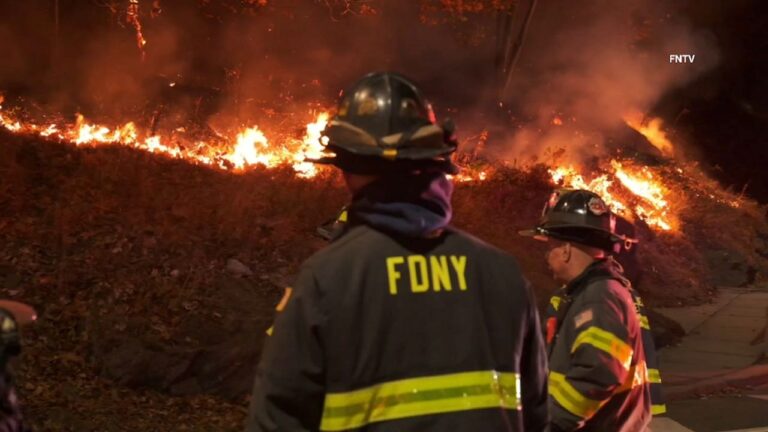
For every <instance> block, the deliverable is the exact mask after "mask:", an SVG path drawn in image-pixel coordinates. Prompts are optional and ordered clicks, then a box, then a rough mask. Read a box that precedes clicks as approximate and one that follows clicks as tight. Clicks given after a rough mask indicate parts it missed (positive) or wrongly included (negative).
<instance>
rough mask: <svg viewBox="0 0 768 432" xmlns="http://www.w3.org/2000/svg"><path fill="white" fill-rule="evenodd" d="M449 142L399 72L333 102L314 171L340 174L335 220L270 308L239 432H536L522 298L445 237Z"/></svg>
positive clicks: (522, 283) (473, 251)
mask: <svg viewBox="0 0 768 432" xmlns="http://www.w3.org/2000/svg"><path fill="white" fill-rule="evenodd" d="M452 129H453V128H452V127H451V126H449V125H446V124H443V125H438V124H437V123H436V121H435V118H434V114H433V112H432V110H431V107H430V105H429V104H428V103H427V102H426V101H425V99H424V98H423V96H422V95H421V92H420V91H419V89H418V88H417V87H416V86H414V85H413V84H412V83H411V82H410V81H408V80H407V79H405V78H404V77H402V76H399V75H396V74H391V73H376V74H370V75H367V76H365V77H364V78H363V79H362V80H360V81H359V82H358V83H357V84H356V85H355V86H354V87H352V88H351V89H350V90H349V91H346V92H344V93H343V95H342V97H341V101H340V103H339V107H338V113H337V115H336V116H335V117H334V118H333V119H332V121H331V122H330V123H329V125H328V127H327V128H326V130H325V136H327V137H328V145H327V147H328V150H329V151H332V152H333V155H328V156H327V157H324V158H322V159H319V160H316V161H315V162H319V163H331V164H333V165H335V166H336V167H338V168H340V169H341V170H342V171H343V173H344V178H345V180H346V183H347V185H348V187H349V189H350V190H351V192H352V193H353V198H352V200H351V204H350V205H349V207H348V209H347V222H346V223H345V224H344V229H343V230H341V231H340V232H339V233H338V234H337V235H336V236H335V239H334V240H333V242H332V243H331V244H330V245H329V246H327V247H326V248H325V249H323V250H322V251H320V252H318V253H317V254H316V255H314V256H313V257H311V258H310V259H309V260H308V261H307V262H305V263H304V265H303V266H302V268H301V270H300V273H299V276H298V279H297V281H296V284H295V286H294V287H293V290H292V291H290V293H292V294H287V296H289V297H291V298H288V299H287V301H283V302H281V305H280V307H279V308H280V309H282V311H281V312H280V314H279V315H278V317H277V319H276V321H275V325H274V328H273V332H272V336H270V337H269V338H268V340H267V342H266V345H265V350H264V353H263V356H262V360H261V362H260V364H259V367H258V369H257V374H256V383H255V386H254V391H253V396H252V399H251V408H250V413H249V417H248V421H247V422H248V423H247V430H248V431H315V430H323V431H342V430H344V431H346V430H356V431H361V430H365V431H377V432H384V431H400V432H402V431H406V432H407V431H473V432H474V431H542V430H546V428H547V423H548V416H547V392H546V360H545V357H546V353H545V347H544V342H543V337H542V334H541V332H540V324H539V321H538V314H537V311H536V309H535V306H534V299H533V298H532V292H531V288H530V286H529V284H528V282H527V281H526V280H525V279H524V278H523V276H522V275H521V273H520V269H519V267H518V265H517V263H516V261H515V260H514V259H513V258H512V257H510V256H508V255H506V254H505V253H503V252H501V251H499V250H497V249H494V248H492V247H490V246H488V245H486V244H485V243H483V242H481V241H479V240H477V239H475V238H473V237H471V236H469V235H467V234H464V233H462V232H460V231H458V230H456V229H454V228H452V227H451V226H449V222H450V219H451V192H452V185H451V183H450V180H449V179H448V178H447V176H446V174H448V173H455V172H456V167H455V166H454V165H453V164H452V163H451V161H450V154H451V153H452V152H453V151H454V150H455V149H456V141H455V139H454V138H453V134H452V132H453V130H452ZM284 300H285V298H284Z"/></svg>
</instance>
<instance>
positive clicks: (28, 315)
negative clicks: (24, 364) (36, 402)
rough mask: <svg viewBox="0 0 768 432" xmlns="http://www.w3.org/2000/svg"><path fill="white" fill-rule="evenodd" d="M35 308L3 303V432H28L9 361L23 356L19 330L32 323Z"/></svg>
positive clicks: (0, 413) (0, 430) (0, 381)
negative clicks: (21, 354) (20, 355)
mask: <svg viewBox="0 0 768 432" xmlns="http://www.w3.org/2000/svg"><path fill="white" fill-rule="evenodd" d="M36 317H37V314H36V313H35V311H34V309H32V308H31V307H29V306H27V305H25V304H23V303H18V302H14V301H9V300H0V432H28V431H29V429H28V428H27V427H26V426H25V424H24V421H23V419H22V415H21V408H20V407H19V400H18V398H17V396H16V388H15V385H14V380H13V375H12V373H11V370H10V368H9V362H10V361H11V360H12V359H13V358H14V357H16V356H18V355H19V354H20V353H21V339H20V336H19V327H20V326H24V325H27V324H29V323H31V322H33V321H34V320H35V319H36Z"/></svg>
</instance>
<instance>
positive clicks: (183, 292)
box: [0, 134, 768, 431]
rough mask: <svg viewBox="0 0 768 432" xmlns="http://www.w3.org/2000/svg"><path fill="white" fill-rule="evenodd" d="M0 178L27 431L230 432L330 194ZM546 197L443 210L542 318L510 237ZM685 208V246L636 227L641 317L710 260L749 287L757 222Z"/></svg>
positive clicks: (518, 186) (287, 178) (327, 210)
mask: <svg viewBox="0 0 768 432" xmlns="http://www.w3.org/2000/svg"><path fill="white" fill-rule="evenodd" d="M0 174H1V175H2V181H1V182H0V293H1V294H0V295H2V297H8V298H14V299H19V300H22V301H25V302H28V303H31V304H33V305H34V306H35V307H36V308H37V309H38V311H39V313H40V320H39V322H38V323H37V325H36V326H35V327H34V328H33V329H31V330H30V331H29V332H28V333H27V334H26V335H25V336H26V340H25V343H26V346H25V353H24V356H23V362H22V363H21V368H20V376H19V382H20V393H21V398H22V400H23V401H24V405H25V410H26V413H27V416H28V417H29V418H30V419H31V421H32V423H33V425H35V426H37V428H38V430H56V431H69V430H72V431H74V430H78V431H82V430H99V431H110V430H168V425H169V422H175V423H174V426H173V429H174V430H190V431H192V430H199V431H209V430H210V431H227V430H239V429H240V428H241V423H242V420H243V416H244V409H245V408H244V407H245V400H246V397H247V396H246V395H247V390H248V388H249V387H250V383H251V377H252V374H253V367H254V365H255V363H256V361H257V359H258V356H259V353H260V349H261V344H262V342H263V335H264V330H265V329H266V328H267V327H268V326H269V325H270V323H271V320H272V316H273V307H274V305H275V303H276V302H277V300H278V299H279V297H280V294H281V290H282V287H283V286H285V285H287V284H289V283H290V280H291V274H292V273H293V272H294V271H295V270H296V269H297V266H298V265H299V263H300V262H301V261H303V260H304V259H305V258H306V257H308V256H309V255H310V254H311V253H313V251H315V250H317V249H318V248H320V247H322V246H323V242H322V240H320V239H318V238H316V237H314V234H313V233H314V230H315V227H316V226H317V225H318V224H320V223H321V222H323V221H324V220H325V219H327V218H328V217H331V216H332V215H333V214H334V213H335V212H336V210H337V209H338V208H339V207H340V206H341V205H342V204H343V203H344V200H345V199H346V194H345V193H344V192H343V190H342V188H341V186H340V184H339V182H338V179H337V178H335V177H333V176H322V177H320V178H316V179H313V180H311V181H308V180H302V179H298V178H296V177H295V176H294V175H293V173H292V172H291V171H290V170H270V171H259V170H255V171H252V172H249V173H247V174H242V175H236V174H231V173H225V172H221V171H218V170H213V169H209V168H204V167H199V166H193V165H190V164H188V163H186V162H183V161H177V160H169V159H167V158H163V157H157V156H153V155H151V154H146V153H141V152H136V151H132V150H129V149H125V148H117V147H103V148H98V149H92V148H82V149H74V148H72V147H71V146H67V145H61V144H55V143H46V142H42V141H39V140H35V139H27V138H23V137H14V136H9V135H4V134H0ZM679 181H680V182H685V179H684V178H681V179H680V180H679ZM697 183H698V186H697V187H699V188H700V187H703V186H701V181H697ZM673 186H674V187H679V188H683V189H681V190H684V184H683V183H681V184H679V185H678V184H675V185H673ZM704 186H706V185H704ZM715 186H716V185H709V186H707V187H715ZM551 188H552V185H551V184H550V183H549V180H548V175H547V173H546V170H545V169H544V168H543V167H540V166H539V167H532V168H526V169H514V168H503V169H499V170H497V171H495V172H494V174H493V175H492V176H491V177H490V179H489V180H487V181H485V182H481V183H476V184H473V183H467V184H460V185H458V186H457V190H456V193H455V200H454V202H455V214H456V216H455V224H456V225H457V226H459V227H460V228H463V229H465V230H467V231H469V232H472V233H473V234H475V235H477V236H478V237H480V238H482V239H485V240H487V241H489V242H490V243H493V244H495V245H497V246H499V247H501V248H503V249H506V250H508V251H510V252H511V253H513V254H514V255H516V256H517V257H518V259H519V260H520V262H521V264H522V266H523V268H524V269H526V272H527V274H528V276H529V278H530V279H531V280H532V281H533V283H534V284H535V286H536V287H537V291H538V297H539V300H540V302H541V303H543V302H545V301H546V299H547V297H548V294H549V293H550V292H551V291H552V290H553V289H554V287H555V285H554V283H553V281H552V280H551V279H550V278H549V276H548V274H547V271H546V268H545V265H544V261H543V254H544V249H543V245H541V244H538V243H537V242H533V241H530V240H529V239H523V238H520V237H519V236H518V235H517V230H519V229H523V228H527V227H530V226H532V224H534V223H535V222H536V220H537V219H538V216H539V214H540V210H541V207H542V202H543V200H544V199H546V197H547V194H548V193H549V191H550V189H551ZM697 190H698V189H697ZM686 202H687V203H688V204H687V205H688V206H689V208H688V209H686V213H685V214H686V216H685V220H684V221H683V222H684V227H685V235H678V234H656V233H653V232H652V231H650V230H648V229H647V228H646V229H643V228H642V227H641V228H640V229H639V234H640V237H641V239H642V240H643V246H642V247H641V248H640V249H639V250H638V251H637V256H636V258H637V262H638V264H639V265H638V267H639V268H641V269H643V272H642V277H641V278H640V279H639V289H640V290H641V292H642V293H643V295H644V296H645V297H646V300H647V302H649V303H656V304H674V303H677V302H683V301H686V302H690V301H704V300H706V298H708V297H709V296H711V292H712V289H713V288H712V287H713V281H715V279H713V278H716V277H720V276H722V274H721V275H720V276H718V275H717V274H715V273H716V271H715V270H716V269H715V268H714V267H713V265H712V264H711V262H712V260H713V259H714V260H715V261H717V262H723V259H722V254H724V253H725V254H729V255H728V256H730V257H731V258H730V259H731V261H732V262H730V264H728V266H727V267H728V271H732V272H735V273H737V274H738V275H741V276H744V277H746V278H747V279H749V280H755V279H759V278H761V277H765V275H766V268H768V266H766V264H765V257H766V255H768V244H767V243H768V240H767V239H768V228H767V227H766V223H765V219H764V209H761V208H760V207H758V206H756V205H755V204H753V203H749V202H742V204H741V206H740V208H738V209H736V208H733V207H730V206H727V205H724V204H721V203H719V202H717V201H716V200H706V199H702V200H698V201H696V200H688V201H686ZM761 236H762V237H761ZM718 253H719V254H721V255H720V258H719V259H718V258H717V257H718V255H717V254H718ZM761 254H762V255H761ZM736 255H738V257H737V256H736ZM713 256H714V257H715V258H713ZM708 259H709V260H710V261H709V263H708V261H707V260H708ZM233 260H237V262H234V261H233ZM238 263H239V264H242V265H244V266H245V267H247V268H245V267H243V266H241V265H238ZM740 266H741V267H743V268H741V267H740ZM742 270H743V271H742ZM717 271H720V270H717ZM734 277H735V276H734ZM744 282H745V283H746V282H747V281H744Z"/></svg>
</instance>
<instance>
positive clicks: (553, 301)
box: [549, 296, 563, 311]
mask: <svg viewBox="0 0 768 432" xmlns="http://www.w3.org/2000/svg"><path fill="white" fill-rule="evenodd" d="M562 300H563V299H562V298H561V297H560V296H552V298H551V299H549V304H551V305H552V307H553V308H555V311H557V309H558V308H559V307H560V301H562Z"/></svg>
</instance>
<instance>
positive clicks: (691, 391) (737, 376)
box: [664, 364, 768, 401]
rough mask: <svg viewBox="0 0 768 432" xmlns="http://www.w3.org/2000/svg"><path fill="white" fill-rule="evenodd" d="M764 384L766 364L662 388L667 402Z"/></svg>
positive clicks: (766, 376) (767, 369)
mask: <svg viewBox="0 0 768 432" xmlns="http://www.w3.org/2000/svg"><path fill="white" fill-rule="evenodd" d="M766 383H768V364H759V365H753V366H748V367H746V368H744V369H740V370H736V371H733V372H730V373H725V374H723V375H718V376H715V377H712V378H705V379H701V380H697V381H696V382H694V383H691V384H680V385H674V386H669V387H666V388H664V395H665V397H666V399H667V400H668V401H675V400H684V399H693V398H696V397H698V396H702V395H705V394H710V393H715V392H717V391H719V390H722V389H723V388H725V387H747V386H758V385H762V384H766Z"/></svg>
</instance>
